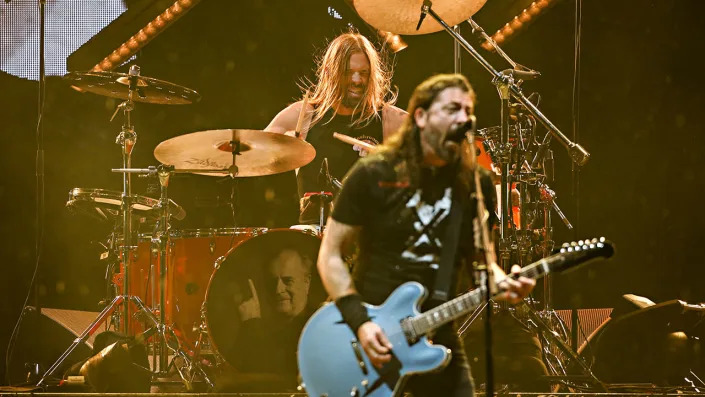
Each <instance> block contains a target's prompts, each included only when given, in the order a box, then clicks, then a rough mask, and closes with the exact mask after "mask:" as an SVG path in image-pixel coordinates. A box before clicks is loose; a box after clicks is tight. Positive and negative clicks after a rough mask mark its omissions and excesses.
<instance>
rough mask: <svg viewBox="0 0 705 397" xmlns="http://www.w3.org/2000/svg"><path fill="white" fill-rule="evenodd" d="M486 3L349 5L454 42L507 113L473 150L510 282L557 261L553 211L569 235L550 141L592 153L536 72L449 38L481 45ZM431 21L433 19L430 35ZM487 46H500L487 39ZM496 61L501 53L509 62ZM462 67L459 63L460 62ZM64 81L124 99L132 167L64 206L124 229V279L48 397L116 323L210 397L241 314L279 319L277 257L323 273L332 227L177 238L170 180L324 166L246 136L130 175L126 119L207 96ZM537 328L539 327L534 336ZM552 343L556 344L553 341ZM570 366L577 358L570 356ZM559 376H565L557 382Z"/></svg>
mask: <svg viewBox="0 0 705 397" xmlns="http://www.w3.org/2000/svg"><path fill="white" fill-rule="evenodd" d="M484 3H485V0H473V1H466V2H454V1H440V0H438V1H435V2H431V1H429V0H415V1H406V0H404V1H402V0H395V1H386V2H378V1H375V0H353V1H352V4H353V6H354V7H355V9H356V10H357V12H358V13H359V14H360V16H361V17H362V18H363V19H364V20H365V21H366V22H368V23H369V24H370V25H372V26H373V27H375V28H377V29H381V30H385V31H390V32H393V33H398V34H424V33H432V32H437V31H440V30H443V29H445V30H446V31H447V32H448V33H449V34H451V36H453V38H454V40H455V42H456V46H460V47H462V48H464V49H465V50H466V51H467V52H469V53H470V54H471V55H472V56H473V57H475V59H476V60H477V61H478V62H479V63H480V64H481V65H482V66H483V67H484V68H485V69H486V70H487V71H488V72H489V73H490V74H491V75H492V82H493V84H495V85H496V86H497V89H498V92H499V94H500V97H501V100H502V109H501V110H502V111H501V116H502V123H501V125H500V126H499V127H492V128H486V129H482V130H479V131H478V132H477V134H476V142H475V144H476V148H477V151H478V154H479V157H478V160H479V163H480V164H481V165H482V166H484V167H486V168H491V169H494V170H495V171H497V175H498V179H499V183H498V185H497V186H498V197H499V203H500V206H499V218H500V219H501V220H502V221H501V222H500V223H501V225H500V236H499V259H500V261H501V264H502V266H503V267H504V268H505V269H506V268H508V267H509V264H510V263H519V264H526V263H529V262H530V261H532V260H534V259H536V257H537V256H546V255H548V254H549V253H550V251H551V250H552V249H553V242H552V228H551V211H552V210H553V211H555V212H556V213H557V214H558V215H559V216H560V218H561V219H562V220H563V221H564V222H565V223H566V225H567V226H569V227H570V223H569V222H568V221H567V219H566V218H565V216H564V215H563V213H562V212H561V211H560V208H559V207H558V206H557V204H556V201H555V193H554V192H553V191H552V190H551V189H550V187H549V186H548V185H547V184H546V183H547V181H550V170H551V165H550V164H551V163H550V162H551V159H552V154H551V151H550V149H549V144H550V142H551V138H552V137H553V138H555V139H557V140H559V141H560V143H561V144H563V145H564V146H565V147H566V148H567V149H568V151H569V153H570V155H571V158H572V159H573V161H574V162H575V163H576V164H578V165H583V164H584V163H585V162H586V161H587V159H588V157H589V154H588V153H587V152H586V151H585V150H584V149H583V148H582V147H580V145H578V144H575V143H573V142H571V141H569V140H568V138H567V137H565V135H563V134H562V133H561V132H560V130H558V128H557V127H555V126H554V125H553V124H552V123H551V121H550V120H548V118H546V116H544V115H543V114H542V113H541V112H540V111H539V110H538V108H537V104H538V103H537V100H536V98H532V97H531V96H530V97H529V98H527V97H526V96H524V94H523V92H522V90H521V88H520V84H521V80H522V79H524V78H529V77H532V76H534V74H532V73H530V72H533V71H530V72H528V71H527V70H526V68H524V67H521V65H518V64H515V63H514V62H511V60H510V63H511V64H512V65H514V66H515V67H514V68H513V69H509V70H506V71H501V72H499V71H497V70H495V69H494V68H493V67H492V65H490V64H489V63H488V62H487V61H485V60H484V59H483V58H482V57H481V56H480V54H479V53H478V52H477V51H476V50H475V49H474V48H473V47H472V46H471V45H470V44H468V43H467V42H466V41H465V40H464V39H463V38H462V37H461V36H460V35H459V34H458V32H457V30H456V29H452V28H451V27H450V26H449V24H450V25H457V24H461V23H463V22H465V21H467V22H468V23H470V25H471V26H472V27H473V30H474V31H478V32H480V33H482V34H484V32H482V31H481V28H479V27H478V26H477V24H475V23H474V22H473V21H472V19H470V16H471V15H473V14H474V13H475V12H477V11H478V10H479V9H480V8H481V7H482V6H483V5H484ZM427 15H430V16H431V17H432V20H428V21H425V22H424V18H425V17H426V16H427ZM444 18H445V20H444ZM446 21H448V22H446ZM485 36H486V35H485ZM486 39H488V40H490V41H491V39H490V38H489V37H486ZM497 48H498V53H500V54H502V55H505V56H506V54H504V53H503V52H501V49H499V47H497ZM456 57H459V54H457V53H456ZM507 59H508V57H507ZM456 64H459V62H458V63H456ZM64 79H65V81H66V82H67V83H68V84H70V85H71V86H73V87H74V88H75V89H77V90H79V91H86V92H91V93H94V94H97V95H101V96H106V97H111V98H117V99H121V100H123V102H122V103H120V104H119V105H118V106H117V109H116V111H115V114H114V115H113V117H115V115H116V114H117V113H118V112H120V111H122V114H123V120H124V123H123V126H122V129H121V131H120V132H119V134H118V136H117V139H116V143H118V144H119V145H120V148H121V152H122V157H123V163H122V166H121V167H120V168H115V169H113V170H112V171H113V172H115V173H120V174H122V177H123V190H122V191H121V192H117V191H109V190H102V189H82V188H76V189H73V190H71V192H70V194H69V201H68V203H67V205H68V206H69V207H71V208H72V209H74V210H77V211H79V212H81V213H84V214H87V215H89V216H92V217H97V218H98V219H101V220H104V221H105V222H111V223H113V224H114V225H115V230H114V232H113V238H111V245H110V249H111V251H112V252H111V253H112V254H113V255H114V257H115V258H117V263H118V265H119V266H115V271H114V274H113V276H112V277H111V279H110V281H111V283H112V287H113V291H114V296H113V297H112V301H111V302H110V303H109V304H108V305H107V306H106V308H105V309H104V310H103V311H102V312H101V313H100V314H99V316H98V318H97V319H96V320H95V321H94V322H93V323H92V324H91V325H90V326H89V327H88V328H87V329H86V330H85V331H84V332H83V333H82V334H81V335H80V336H79V337H78V338H77V339H76V340H75V341H74V343H73V344H72V345H71V346H70V347H69V348H68V350H67V351H66V352H65V353H64V354H63V355H62V356H61V357H60V358H59V359H58V360H57V361H56V362H55V363H54V365H52V366H51V367H50V368H49V370H48V371H46V373H45V374H44V376H43V377H42V379H41V380H40V382H39V385H42V384H45V382H46V381H47V379H48V377H50V376H52V375H53V374H54V373H55V372H56V370H57V369H58V368H59V366H61V365H62V364H63V363H64V361H65V360H66V359H67V358H68V356H69V355H70V353H71V352H72V351H73V350H75V348H76V347H77V346H78V345H79V344H81V343H83V342H85V341H86V340H87V339H88V337H89V336H90V335H91V334H92V333H94V332H95V331H96V330H97V329H98V328H100V326H101V325H103V324H105V326H106V328H107V327H108V325H109V324H112V325H113V326H114V328H115V329H117V330H120V331H121V332H122V333H124V334H126V335H131V336H138V335H145V336H147V340H148V343H149V346H150V349H148V350H149V351H150V354H151V357H152V360H151V361H152V373H153V375H155V376H160V375H166V374H167V372H168V371H169V370H170V369H172V368H173V369H175V370H176V372H177V373H178V374H179V376H180V378H181V379H180V380H181V381H182V382H183V383H184V385H185V386H186V388H187V389H190V390H192V388H193V382H194V381H203V382H205V383H206V384H207V385H208V386H209V387H211V388H212V387H214V385H215V382H214V380H213V377H212V372H211V371H210V370H209V368H206V367H208V366H209V365H210V364H213V365H215V366H218V365H221V364H222V365H230V366H235V367H236V366H237V365H238V364H237V363H238V362H240V361H242V360H241V357H238V354H239V353H238V350H237V349H236V348H234V346H235V340H236V338H237V334H238V332H239V330H240V329H241V328H243V320H242V319H240V318H238V316H237V312H238V309H241V308H242V307H244V306H243V305H245V304H247V305H250V306H252V304H253V303H254V304H255V307H256V308H257V309H256V313H257V315H261V316H262V318H263V319H264V318H265V317H266V316H267V314H266V313H267V309H265V308H264V307H261V306H260V304H263V303H265V302H266V301H267V299H270V303H272V306H277V305H276V304H274V303H273V302H274V301H275V298H266V297H265V296H263V295H262V294H261V292H262V291H263V290H264V288H265V286H267V285H269V284H271V283H269V284H268V282H267V281H266V280H267V279H271V275H268V274H265V273H266V271H265V270H263V269H265V268H266V264H267V263H269V262H271V261H272V260H273V259H272V258H274V257H275V256H276V253H277V252H284V251H286V250H288V249H292V250H295V251H297V252H298V253H299V257H300V258H308V259H307V260H306V261H309V262H310V261H313V263H315V258H316V256H317V253H318V246H319V245H320V234H321V233H322V230H323V221H324V220H323V216H321V219H320V225H318V228H317V229H314V230H316V231H315V232H312V233H310V232H308V231H307V230H310V229H304V230H294V229H268V228H221V229H194V230H174V229H172V228H171V221H172V220H180V219H183V218H184V217H185V216H186V212H185V210H184V209H183V208H182V207H181V206H179V205H178V204H177V203H175V202H174V201H172V200H170V199H169V197H168V187H169V182H170V177H171V176H173V175H174V174H177V173H189V174H199V175H210V176H221V177H223V176H227V177H230V178H240V177H254V176H263V175H272V174H277V173H281V172H286V171H291V170H294V169H296V168H298V167H301V166H304V165H306V164H308V163H309V162H310V161H312V160H313V158H314V157H315V155H316V153H315V150H314V149H313V147H312V146H311V145H310V144H309V143H307V142H305V141H303V140H301V139H298V138H296V137H293V136H289V135H287V134H275V133H270V132H265V131H257V130H247V129H219V130H208V131H200V132H194V133H190V134H186V135H181V136H177V137H174V138H171V139H168V140H166V141H163V142H161V143H160V144H159V145H157V146H156V148H155V150H154V156H155V158H156V159H157V160H158V161H159V162H160V163H161V165H159V166H157V167H148V168H132V164H131V153H132V150H133V148H134V146H135V143H136V140H137V134H136V132H135V130H134V127H133V125H132V120H131V112H132V111H133V110H134V108H135V105H136V103H152V104H165V105H183V104H190V103H194V102H196V101H198V100H199V99H200V96H199V94H198V93H197V92H196V91H193V90H191V89H188V88H185V87H181V86H179V85H176V84H173V83H170V82H166V81H162V80H157V79H154V78H150V77H145V76H141V75H140V69H139V67H137V66H132V67H131V68H130V69H129V72H128V73H127V74H122V73H116V72H71V73H69V74H67V75H66V76H65V77H64ZM539 125H543V126H544V127H545V128H546V130H547V133H546V134H545V135H544V136H540V135H539V134H538V128H537V127H538V126H539ZM336 138H337V139H340V140H342V141H344V142H348V143H350V144H358V145H360V144H363V146H364V142H362V143H360V142H354V140H352V141H351V139H352V138H350V139H347V138H349V137H345V136H342V137H341V136H338V137H336ZM135 174H137V175H146V176H149V177H155V178H157V179H158V181H159V185H160V187H161V189H160V198H159V199H153V198H148V197H144V196H140V195H135V194H133V192H132V184H131V176H132V175H135ZM330 182H337V181H330ZM513 191H518V195H519V199H518V200H512V192H513ZM320 194H323V192H321V193H320ZM325 198H326V199H323V198H321V199H320V200H318V201H317V202H318V205H319V206H321V210H320V212H321V214H323V212H324V211H323V206H324V205H327V203H328V202H329V201H330V200H329V197H328V196H326V197H325ZM513 201H516V203H513ZM513 204H516V205H513ZM512 208H514V210H513V211H511V210H510V209H512ZM136 224H139V225H145V224H146V225H148V226H149V227H151V228H152V232H151V233H150V234H144V233H138V230H137V228H136V226H135V225H136ZM141 230H142V229H141ZM300 262H305V261H304V260H303V259H301V261H300ZM306 277H307V280H308V281H307V283H308V284H306V287H305V290H306V293H307V295H308V296H307V298H308V304H309V305H315V304H316V303H320V302H322V301H323V300H324V299H325V293H324V291H323V288H322V286H321V283H320V280H319V279H318V278H317V275H316V272H315V271H311V270H310V268H309V270H308V275H307V276H306ZM549 287H550V282H549V283H547V287H546V288H547V290H546V296H545V299H546V300H547V302H546V303H547V305H546V306H547V308H548V309H550V296H551V294H550V290H549V289H548V288H549ZM258 291H259V292H258ZM314 301H316V302H314ZM280 303H281V302H280ZM290 305H293V303H290ZM269 310H270V311H274V310H273V309H269ZM549 311H550V310H549ZM541 320H542V319H541V318H538V317H536V318H534V317H532V318H531V321H532V322H534V323H536V322H539V323H540V322H541ZM544 320H545V318H544ZM547 330H549V331H551V330H550V327H549V326H543V328H541V329H539V332H542V333H545V334H551V332H552V331H551V332H546V331H547ZM548 343H549V344H551V345H555V344H560V343H559V342H553V340H550V341H549V342H548ZM564 345H565V343H563V345H561V351H562V352H563V354H566V355H570V352H569V350H570V349H569V348H567V347H565V346H564ZM552 349H553V348H552ZM553 350H555V349H553ZM553 350H552V351H553ZM547 352H548V351H547ZM292 353H293V352H292ZM210 357H213V359H212V360H211V361H209V359H207V358H210ZM571 358H573V359H575V357H574V355H573V356H571ZM556 366H558V367H561V366H562V362H561V360H559V359H557V360H556ZM587 371H588V372H589V369H587ZM554 372H557V373H556V374H560V372H561V370H560V368H559V369H557V370H556V371H554Z"/></svg>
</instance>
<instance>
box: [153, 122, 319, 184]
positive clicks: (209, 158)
mask: <svg viewBox="0 0 705 397" xmlns="http://www.w3.org/2000/svg"><path fill="white" fill-rule="evenodd" d="M233 134H235V136H236V140H239V142H240V153H239V154H237V155H236V156H235V157H236V159H235V166H236V169H235V172H233V175H232V176H234V177H245V176H262V175H272V174H278V173H280V172H285V171H291V170H293V169H295V168H298V167H302V166H304V165H306V164H308V163H310V162H311V160H313V158H314V157H316V150H315V149H314V148H313V146H311V144H310V143H308V142H306V141H303V140H301V139H298V138H294V137H292V136H288V135H284V134H276V133H274V132H265V131H259V130H238V129H225V130H209V131H199V132H192V133H190V134H185V135H180V136H177V137H174V138H171V139H167V140H166V141H164V142H162V143H160V144H159V145H157V147H156V148H155V149H154V157H156V159H157V160H159V161H160V162H161V163H162V164H168V165H173V166H174V167H175V169H176V171H178V170H179V169H182V170H183V169H186V170H192V171H190V172H193V173H194V174H201V175H213V176H227V175H230V174H229V172H228V171H227V170H228V169H229V168H230V167H231V166H232V165H233V155H232V152H231V150H232V149H231V148H232V145H231V144H230V141H231V140H232V139H233ZM199 170H204V171H206V170H210V171H213V170H223V172H207V173H206V172H198V171H199Z"/></svg>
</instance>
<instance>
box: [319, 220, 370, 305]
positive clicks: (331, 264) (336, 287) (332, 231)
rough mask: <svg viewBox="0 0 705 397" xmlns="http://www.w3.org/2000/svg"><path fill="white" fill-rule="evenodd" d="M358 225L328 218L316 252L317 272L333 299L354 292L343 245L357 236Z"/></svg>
mask: <svg viewBox="0 0 705 397" xmlns="http://www.w3.org/2000/svg"><path fill="white" fill-rule="evenodd" d="M359 231H360V226H351V225H347V224H345V223H341V222H337V221H336V220H334V219H333V218H328V223H327V224H326V233H325V234H324V235H323V241H322V242H321V250H320V252H319V253H318V272H319V274H320V275H321V280H322V281H323V286H324V287H325V288H326V291H327V292H328V295H329V296H330V297H331V298H332V299H333V300H335V299H338V298H340V297H341V296H345V295H350V294H353V293H356V291H355V286H354V285H353V282H352V277H351V276H350V272H349V271H348V265H347V264H346V263H345V261H344V260H343V247H344V246H345V244H346V243H347V242H349V241H351V240H354V239H355V238H357V234H358V232H359Z"/></svg>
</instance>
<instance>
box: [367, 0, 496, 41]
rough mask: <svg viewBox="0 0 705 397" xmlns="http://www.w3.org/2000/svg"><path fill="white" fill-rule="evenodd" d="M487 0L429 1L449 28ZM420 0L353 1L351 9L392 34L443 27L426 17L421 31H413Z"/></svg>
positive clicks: (466, 17)
mask: <svg viewBox="0 0 705 397" xmlns="http://www.w3.org/2000/svg"><path fill="white" fill-rule="evenodd" d="M486 1H487V0H463V1H459V0H433V1H432V6H431V9H433V11H435V12H436V14H438V15H439V16H440V17H441V19H443V20H444V21H445V22H446V23H447V24H448V25H449V26H453V25H457V24H459V23H461V22H463V21H464V20H466V19H468V18H470V17H471V16H473V15H474V14H475V13H476V12H477V11H479V10H480V8H482V6H484V5H485V2H486ZM422 5H423V0H385V1H379V0H353V6H354V7H355V10H356V11H357V13H358V14H359V15H360V17H361V18H362V19H364V20H365V22H367V23H369V24H370V25H372V26H374V27H375V28H377V29H379V30H383V31H388V32H392V33H396V34H426V33H434V32H438V31H440V30H443V27H442V26H441V25H440V24H439V23H438V22H436V20H435V19H433V17H432V16H430V15H426V17H425V18H424V20H423V23H422V24H421V28H420V29H419V30H416V25H418V23H419V16H420V15H421V6H422Z"/></svg>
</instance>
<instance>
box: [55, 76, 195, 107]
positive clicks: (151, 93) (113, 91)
mask: <svg viewBox="0 0 705 397" xmlns="http://www.w3.org/2000/svg"><path fill="white" fill-rule="evenodd" d="M129 78H130V76H128V75H126V74H124V73H117V72H69V73H67V74H66V75H64V80H66V81H68V83H69V84H71V85H72V86H73V87H75V88H77V89H78V90H80V91H88V92H92V93H94V94H98V95H103V96H107V97H111V98H118V99H127V97H128V94H129V92H130V90H129ZM135 78H136V79H137V90H136V91H135V93H134V94H133V96H132V100H133V101H135V102H146V103H156V104H162V105H186V104H189V103H193V102H198V101H199V100H200V99H201V96H200V95H199V94H198V93H197V92H196V91H194V90H192V89H190V88H186V87H182V86H180V85H176V84H174V83H170V82H168V81H163V80H157V79H154V78H151V77H145V76H136V77H135Z"/></svg>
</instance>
